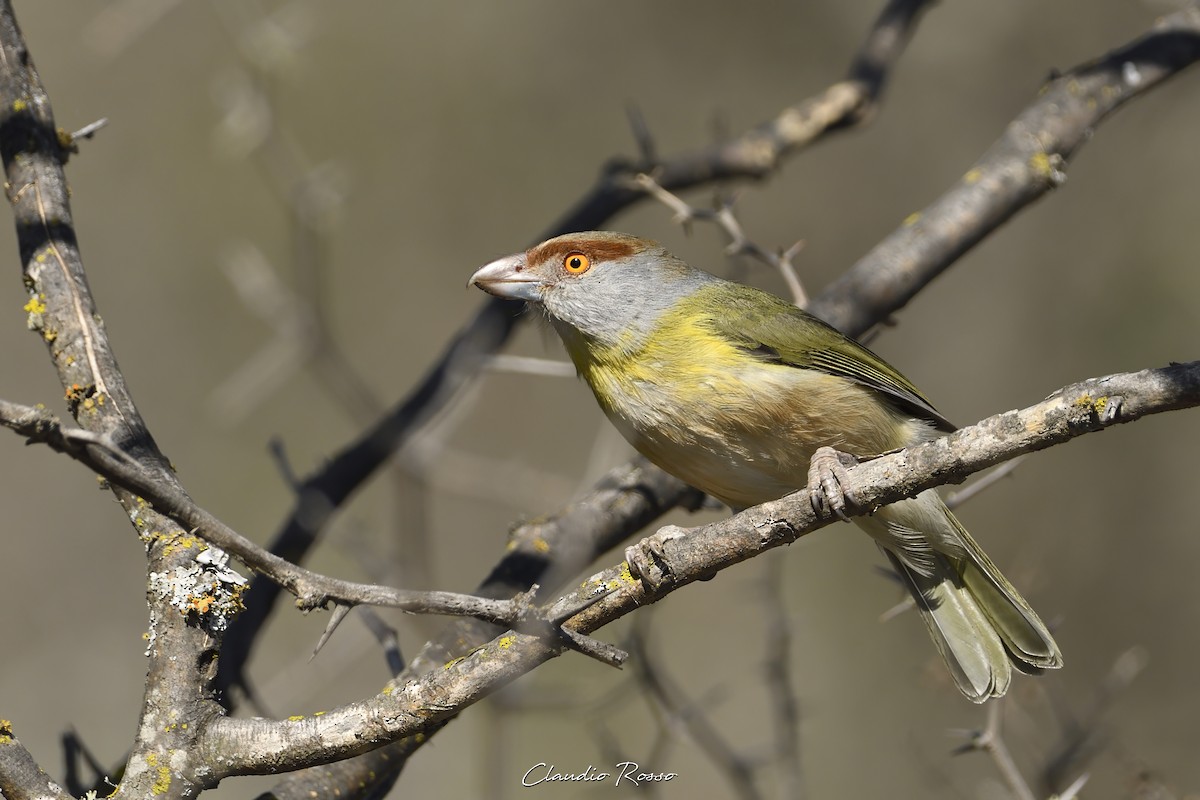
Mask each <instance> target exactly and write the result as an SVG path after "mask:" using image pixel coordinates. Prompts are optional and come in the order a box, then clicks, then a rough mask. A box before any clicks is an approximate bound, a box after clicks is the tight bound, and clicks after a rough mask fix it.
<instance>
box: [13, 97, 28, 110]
mask: <svg viewBox="0 0 1200 800" xmlns="http://www.w3.org/2000/svg"><path fill="white" fill-rule="evenodd" d="M27 108H29V103H27V102H25V101H24V100H22V99H20V98H17V99H16V100H13V104H12V110H13V111H24V110H25V109H27Z"/></svg>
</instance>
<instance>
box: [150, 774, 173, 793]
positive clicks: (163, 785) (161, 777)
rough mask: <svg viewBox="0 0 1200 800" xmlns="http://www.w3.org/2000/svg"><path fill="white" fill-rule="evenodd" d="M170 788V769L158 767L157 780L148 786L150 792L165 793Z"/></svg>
mask: <svg viewBox="0 0 1200 800" xmlns="http://www.w3.org/2000/svg"><path fill="white" fill-rule="evenodd" d="M170 788H171V770H170V769H169V768H168V767H159V768H158V780H156V781H155V782H154V783H153V784H151V786H150V792H151V793H152V794H166V793H167V791H168V790H169V789H170Z"/></svg>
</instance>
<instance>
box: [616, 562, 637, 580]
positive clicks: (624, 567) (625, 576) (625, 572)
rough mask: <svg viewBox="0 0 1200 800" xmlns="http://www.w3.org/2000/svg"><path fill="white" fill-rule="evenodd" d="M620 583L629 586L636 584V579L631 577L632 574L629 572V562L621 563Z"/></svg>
mask: <svg viewBox="0 0 1200 800" xmlns="http://www.w3.org/2000/svg"><path fill="white" fill-rule="evenodd" d="M620 581H621V583H627V584H629V585H630V586H632V585H633V584H635V583H637V578H635V577H633V573H632V572H630V571H629V562H628V561H622V562H621V575H620Z"/></svg>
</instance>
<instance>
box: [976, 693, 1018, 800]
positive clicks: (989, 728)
mask: <svg viewBox="0 0 1200 800" xmlns="http://www.w3.org/2000/svg"><path fill="white" fill-rule="evenodd" d="M1006 707H1007V706H1006V703H1005V702H1004V698H1003V697H1001V698H998V699H996V700H994V701H992V702H991V703H989V704H988V707H987V725H986V726H985V727H984V729H983V730H981V731H976V732H975V733H974V734H972V736H971V738H970V740H969V741H968V742H967V743H966V744H964V745H963V746H962V747H961V748H959V750H958V752H960V753H968V752H971V751H972V750H978V751H980V752H983V753H987V754H988V756H989V757H991V759H992V763H993V764H995V765H996V771H997V772H999V773H1000V777H1001V778H1003V780H1004V783H1005V784H1007V785H1008V788H1009V791H1011V792H1012V793H1013V796H1014V797H1016V798H1017V800H1037V798H1036V796H1035V795H1034V794H1033V790H1032V789H1030V788H1029V783H1028V782H1026V780H1025V778H1024V776H1023V775H1021V771H1020V770H1019V769H1017V763H1016V762H1015V761H1013V757H1012V753H1010V752H1009V750H1008V743H1007V742H1005V741H1004V735H1003V727H1004V709H1005V708H1006Z"/></svg>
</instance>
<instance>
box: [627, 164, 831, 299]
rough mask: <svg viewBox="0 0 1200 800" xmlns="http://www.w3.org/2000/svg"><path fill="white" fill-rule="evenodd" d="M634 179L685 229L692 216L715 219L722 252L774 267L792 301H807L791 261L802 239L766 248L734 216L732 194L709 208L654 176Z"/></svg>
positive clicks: (710, 220)
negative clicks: (688, 199) (698, 205)
mask: <svg viewBox="0 0 1200 800" xmlns="http://www.w3.org/2000/svg"><path fill="white" fill-rule="evenodd" d="M633 182H634V184H635V185H637V186H638V187H640V188H641V189H642V190H643V191H645V192H646V193H647V194H649V195H650V196H652V197H653V198H654V199H655V200H658V201H659V202H660V203H662V204H663V205H665V206H666V207H667V208H669V209H671V210H672V211H674V212H675V221H676V222H678V223H680V224H681V225H683V227H684V229H685V230H686V229H688V228H689V227H690V225H691V223H692V221H693V220H703V221H705V222H712V223H715V224H716V225H717V227H718V228H720V229H721V231H722V232H724V234H725V236H726V238H728V239H729V245H728V247H726V248H725V252H727V253H728V254H729V255H734V256H750V257H751V258H754V259H755V260H757V261H759V262H761V263H763V264H766V265H767V266H769V267H771V268H773V269H775V270H776V271H777V272H778V273H779V274H780V276H782V278H783V281H784V283H786V284H787V287H788V291H789V292H790V293H791V295H792V302H793V303H794V304H795V305H797V306H798V307H800V308H804V307H805V306H806V305H808V294H807V293H806V292H805V291H804V287H803V286H802V285H801V284H800V278H799V277H797V275H796V268H795V266H793V264H792V259H793V258H795V257H796V254H797V253H799V252H800V250H801V248H803V247H804V242H802V241H799V242H796V243H795V244H793V245H792V246H791V247H789V248H787V249H786V250H782V249H781V250H779V251H771V250H767V249H766V248H765V247H762V246H761V245H759V244H758V243H757V242H754V241H753V240H751V239H750V238H749V237H747V236H746V232H745V230H744V229H743V228H742V224H741V223H740V222H738V219H737V217H736V216H734V213H733V205H734V200H733V199H732V198H729V199H727V200H725V201H724V202H721V203H718V204H717V207H716V208H715V209H712V210H711V211H710V210H707V209H702V208H696V207H694V206H692V205H689V204H688V203H686V202H684V200H683V199H682V198H680V197H678V196H677V195H674V194H672V193H671V192H668V191H667V190H666V189H664V188H663V187H662V186H660V185H659V184H658V181H656V180H654V177H653V176H651V175H647V174H646V173H644V172H643V173H639V174H638V175H635V176H634V179H633Z"/></svg>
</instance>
